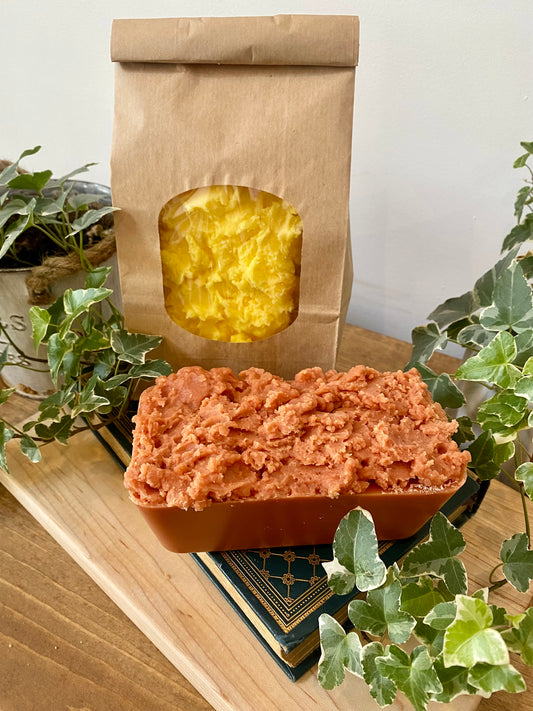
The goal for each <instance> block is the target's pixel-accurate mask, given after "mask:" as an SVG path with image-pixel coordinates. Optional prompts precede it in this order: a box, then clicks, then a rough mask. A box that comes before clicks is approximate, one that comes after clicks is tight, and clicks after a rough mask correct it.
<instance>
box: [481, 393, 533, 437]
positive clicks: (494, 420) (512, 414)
mask: <svg viewBox="0 0 533 711" xmlns="http://www.w3.org/2000/svg"><path fill="white" fill-rule="evenodd" d="M525 416H527V399H526V398H524V397H521V396H519V395H516V394H514V393H512V392H508V391H505V390H503V391H501V392H499V393H496V395H494V396H493V397H491V398H490V399H489V400H486V401H485V402H483V403H482V404H481V405H480V406H479V409H478V415H477V419H478V422H479V424H480V425H481V427H482V428H483V429H484V430H492V432H493V433H496V432H499V431H501V430H504V429H507V428H509V427H515V426H517V425H519V424H520V422H521V421H522V420H523V419H524V417H525Z"/></svg>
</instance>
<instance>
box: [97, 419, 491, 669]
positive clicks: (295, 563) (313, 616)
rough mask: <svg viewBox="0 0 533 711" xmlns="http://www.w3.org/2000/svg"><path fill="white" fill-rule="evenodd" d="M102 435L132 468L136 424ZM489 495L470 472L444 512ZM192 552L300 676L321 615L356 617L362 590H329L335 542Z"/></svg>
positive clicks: (395, 555) (315, 647)
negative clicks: (353, 611) (352, 605)
mask: <svg viewBox="0 0 533 711" xmlns="http://www.w3.org/2000/svg"><path fill="white" fill-rule="evenodd" d="M96 435H97V437H98V438H99V439H100V441H101V442H102V443H103V444H104V446H106V448H107V449H108V450H109V451H110V452H111V453H112V454H113V455H114V456H115V457H116V458H117V460H118V461H119V462H120V463H121V465H122V466H123V467H126V466H127V465H128V463H129V458H130V454H131V442H132V434H131V429H130V427H128V425H127V424H125V423H118V426H117V425H115V424H114V425H112V426H109V427H104V428H102V429H100V430H98V431H97V432H96ZM482 494H483V492H482V491H481V490H480V487H479V485H478V484H477V483H476V482H475V481H474V480H473V479H472V478H471V477H468V478H467V481H466V483H465V484H464V486H463V487H462V488H461V489H460V490H459V491H458V492H457V493H456V494H454V496H453V497H452V498H451V499H450V500H449V501H448V502H447V503H446V504H445V505H444V506H443V507H442V509H441V511H442V512H443V513H444V514H445V515H446V516H447V517H448V518H449V520H450V521H452V522H453V523H454V524H455V525H456V526H461V525H462V524H463V523H464V522H465V521H466V520H467V519H468V518H470V516H472V515H473V513H474V512H475V510H476V509H477V507H478V506H479V503H480V500H481V497H482ZM428 531H429V522H428V523H427V524H426V525H425V526H423V527H422V528H421V529H420V530H419V531H418V532H417V533H416V534H415V535H414V536H411V537H410V538H407V539H403V540H399V541H381V542H380V545H379V553H380V556H381V558H382V560H383V562H384V563H385V564H386V565H391V564H392V563H394V562H398V561H400V560H401V559H402V558H403V557H404V556H405V555H406V554H407V553H408V552H409V551H410V550H411V548H413V547H414V546H415V545H416V544H417V543H419V542H420V541H422V540H423V539H424V538H426V537H427V535H428ZM191 555H192V557H193V558H194V560H195V561H196V562H197V563H198V565H200V566H201V568H202V569H203V570H204V571H205V573H206V574H207V575H208V577H209V578H210V579H211V580H212V581H213V583H214V584H215V585H216V586H217V588H218V589H219V590H220V592H221V593H222V595H223V596H224V597H225V598H226V600H227V601H228V602H229V603H230V605H231V606H232V607H233V608H234V609H235V610H236V612H237V613H238V614H239V616H240V617H241V618H242V619H243V620H244V621H245V622H246V624H247V625H248V626H249V628H250V630H251V631H252V633H253V634H254V635H255V636H256V637H257V639H258V640H259V641H260V642H261V644H262V645H263V646H264V648H265V649H266V651H267V652H268V653H269V654H270V655H271V656H272V658H273V659H274V661H275V662H276V663H277V664H278V665H279V666H280V667H281V668H282V669H283V671H284V672H285V673H286V674H287V676H288V677H289V678H290V679H292V680H293V681H295V680H297V679H298V678H299V677H300V676H301V675H302V674H304V673H305V672H306V671H308V670H309V669H310V668H311V667H312V666H313V665H314V664H315V663H316V662H317V660H318V657H319V654H320V642H319V633H318V618H319V617H320V615H321V614H322V613H328V614H330V615H332V616H333V617H335V618H336V619H337V620H338V622H340V623H341V624H343V625H345V624H347V623H348V622H349V621H348V611H347V608H348V603H349V602H350V600H352V599H353V598H354V597H356V595H357V592H356V591H355V592H352V593H350V594H349V595H344V596H341V595H335V594H334V593H333V592H332V591H331V589H330V588H329V586H328V582H327V575H326V572H325V570H324V568H323V567H322V563H324V562H326V561H329V560H332V558H333V551H332V546H331V544H327V545H320V546H298V547H293V548H270V549H262V550H235V551H221V552H213V553H193V554H191Z"/></svg>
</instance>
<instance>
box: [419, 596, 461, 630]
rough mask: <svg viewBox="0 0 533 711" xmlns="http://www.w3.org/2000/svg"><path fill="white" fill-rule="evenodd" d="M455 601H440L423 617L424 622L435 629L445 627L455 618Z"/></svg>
mask: <svg viewBox="0 0 533 711" xmlns="http://www.w3.org/2000/svg"><path fill="white" fill-rule="evenodd" d="M456 613H457V608H456V606H455V601H452V600H449V601H447V602H440V603H438V604H437V605H435V607H434V608H433V610H431V611H430V612H428V614H427V615H426V616H425V617H424V623H425V624H426V625H429V626H430V627H433V629H436V630H445V629H447V628H448V627H449V626H450V625H451V624H452V622H453V621H454V620H455V615H456Z"/></svg>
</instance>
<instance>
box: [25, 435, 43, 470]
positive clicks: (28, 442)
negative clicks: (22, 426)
mask: <svg viewBox="0 0 533 711" xmlns="http://www.w3.org/2000/svg"><path fill="white" fill-rule="evenodd" d="M20 451H21V452H22V454H24V455H25V456H26V457H28V459H29V460H30V462H33V463H34V464H35V463H36V462H40V461H41V452H40V450H39V447H38V446H37V443H36V442H35V440H34V439H32V438H31V437H30V436H29V435H27V434H23V435H22V437H21V438H20Z"/></svg>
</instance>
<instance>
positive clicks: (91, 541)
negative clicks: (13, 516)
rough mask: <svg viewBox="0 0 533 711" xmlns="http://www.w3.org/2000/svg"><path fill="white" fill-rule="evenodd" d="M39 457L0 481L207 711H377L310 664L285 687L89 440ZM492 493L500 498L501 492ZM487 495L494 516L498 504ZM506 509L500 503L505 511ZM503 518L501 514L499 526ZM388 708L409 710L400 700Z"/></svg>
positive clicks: (465, 702)
mask: <svg viewBox="0 0 533 711" xmlns="http://www.w3.org/2000/svg"><path fill="white" fill-rule="evenodd" d="M43 453H44V458H43V461H42V462H41V463H40V464H39V465H34V464H31V463H30V462H29V461H28V460H27V459H26V458H25V457H23V456H22V455H21V454H20V453H18V451H17V450H16V447H10V453H9V461H10V474H9V475H7V474H5V473H3V472H0V480H1V481H2V483H4V484H5V486H6V487H7V488H8V489H9V490H10V491H11V493H12V494H13V495H14V496H15V497H16V498H17V499H18V500H19V501H20V503H21V504H22V505H23V506H24V507H25V508H26V509H27V510H28V511H29V512H30V513H31V514H32V515H33V516H34V517H35V518H36V519H37V520H38V521H39V522H40V523H41V524H42V525H43V526H44V528H45V529H46V530H47V531H48V532H49V533H50V534H51V535H52V536H53V537H54V538H55V539H56V540H57V541H58V542H59V543H60V544H61V545H62V546H63V547H64V549H65V550H66V551H67V552H68V553H69V554H70V555H71V556H72V557H73V558H74V559H75V560H76V561H77V563H78V564H79V565H80V566H81V567H82V568H83V569H84V570H85V571H86V572H87V573H88V574H89V575H90V576H91V577H92V578H93V579H94V580H95V581H96V582H97V584H98V585H99V586H100V587H101V588H102V589H103V590H104V591H105V592H106V593H107V594H108V595H109V596H110V597H111V598H112V599H113V600H114V602H115V603H116V604H117V605H118V606H119V607H120V608H121V609H122V610H123V611H124V612H125V613H126V614H127V615H128V616H129V617H130V619H131V620H132V621H133V622H134V623H135V624H136V625H137V626H138V627H139V628H140V629H141V630H142V631H143V632H144V633H145V634H146V635H147V636H148V638H149V639H150V640H152V642H153V643H154V644H155V645H156V646H157V647H158V648H159V649H160V651H161V652H162V653H163V654H164V655H165V656H166V657H167V658H168V659H169V660H170V661H171V662H172V663H173V664H174V665H175V667H176V668H177V669H178V670H179V671H180V672H181V673H182V674H184V676H186V677H187V679H189V680H190V681H191V683H192V684H193V685H194V686H195V687H196V688H197V689H198V691H199V692H200V693H201V694H202V695H203V696H204V697H205V698H206V699H207V701H209V703H211V704H212V706H213V707H214V708H215V709H217V710H220V711H222V710H223V711H247V710H248V709H249V710H250V711H252V710H253V711H272V710H273V709H283V710H284V711H301V709H306V711H312V709H320V710H321V711H327V710H328V709H337V710H338V711H344V710H346V711H348V709H350V710H352V709H354V708H359V709H365V710H372V711H373V710H374V709H378V708H379V707H378V706H377V705H376V704H375V703H374V702H373V700H372V699H371V697H370V695H369V693H368V691H367V689H366V686H365V685H364V684H363V683H362V682H361V680H359V679H357V678H356V677H353V676H350V675H349V677H350V678H349V679H348V680H347V682H345V683H344V684H343V685H342V686H341V687H339V688H337V689H335V690H334V691H332V692H327V691H324V690H323V689H322V688H321V687H320V686H319V684H318V682H317V680H316V666H315V668H314V669H312V670H311V671H310V672H308V673H307V674H306V675H304V676H303V677H302V678H301V679H300V680H299V681H298V682H296V683H294V682H291V681H290V680H289V679H288V678H287V677H286V676H285V674H284V673H283V672H282V671H281V670H280V669H279V668H278V666H277V665H276V664H275V662H274V661H273V660H272V659H271V658H270V657H269V655H268V654H267V653H266V652H265V650H264V649H263V647H262V646H261V645H260V643H259V642H258V641H257V640H256V639H255V637H254V636H253V635H252V633H251V632H250V631H249V630H248V628H247V627H246V625H245V624H244V623H243V622H242V621H241V619H240V618H239V617H238V615H237V614H236V613H235V612H234V611H233V609H232V608H231V607H230V606H229V604H228V603H227V602H226V601H225V600H224V599H223V597H222V596H221V594H220V593H219V592H218V590H217V589H216V588H215V587H214V586H213V584H212V583H211V582H210V581H209V580H208V579H207V578H206V576H205V575H204V574H203V572H202V571H201V570H200V568H199V567H198V566H197V565H196V563H195V562H194V561H193V560H192V558H191V557H190V556H188V555H179V554H174V553H170V552H168V551H166V550H165V549H164V548H162V547H161V545H160V544H159V543H158V542H157V540H156V539H155V537H154V536H153V534H152V533H151V531H150V530H149V529H148V528H147V526H146V524H145V522H144V520H143V519H142V517H141V515H140V514H139V513H138V512H137V510H136V509H135V506H134V505H133V504H132V503H130V501H129V499H128V496H127V492H126V491H125V489H124V487H123V484H122V470H121V468H120V467H119V465H118V464H117V463H116V462H115V460H114V459H113V457H112V456H111V455H109V454H108V452H107V451H106V450H105V448H104V447H103V446H102V445H101V444H100V443H99V442H98V440H96V439H95V438H94V437H93V435H91V434H90V433H84V434H81V435H78V436H77V437H76V438H74V440H72V441H71V443H70V444H69V445H68V446H66V447H65V446H60V445H50V446H47V447H45V448H44V450H43ZM499 486H500V487H501V489H502V490H504V491H503V494H504V495H505V496H507V493H508V492H507V491H505V490H507V487H504V486H503V485H499ZM509 492H510V490H509ZM511 493H512V494H514V496H516V494H515V492H511ZM491 495H494V496H496V497H498V502H499V504H498V505H499V506H500V508H501V507H502V501H503V500H504V499H505V496H503V499H502V496H501V495H500V492H496V493H494V494H491ZM514 504H515V499H514V498H513V499H510V501H509V506H514ZM489 505H490V502H489ZM505 519H506V517H505V515H504V514H502V521H503V523H502V524H501V526H503V527H505ZM465 530H468V531H469V535H470V539H474V541H477V542H478V543H479V545H475V542H474V545H472V546H471V549H472V551H473V554H472V556H471V557H470V558H468V557H465V562H466V564H467V567H468V568H469V573H470V577H471V579H473V581H474V584H476V586H481V585H484V584H486V581H483V580H479V578H480V576H481V574H482V571H486V570H487V569H489V565H488V563H487V560H485V559H482V560H480V557H479V550H480V547H482V548H483V547H484V548H485V549H486V547H487V536H489V537H490V531H491V530H492V532H493V533H494V530H493V526H491V525H490V524H489V523H486V524H482V522H481V519H477V520H476V519H474V520H472V521H471V522H469V523H467V524H466V529H465ZM500 534H501V532H500V531H498V532H497V535H498V536H499V535H500ZM491 555H492V554H491ZM507 587H509V586H507ZM506 594H507V595H510V597H509V598H508V599H506V598H505V596H506ZM522 598H524V600H525V597H524V596H522V597H520V598H517V597H516V594H514V595H513V594H512V593H503V592H502V597H501V599H500V600H499V602H501V603H506V604H507V605H508V606H509V607H510V608H511V610H516V611H518V610H520V609H521V607H523V606H524V605H525V602H524V601H523V599H522ZM478 703H479V699H477V698H467V697H462V698H460V699H457V700H456V701H454V702H453V703H452V704H450V705H448V706H441V705H435V708H436V709H437V708H438V709H443V710H444V709H454V711H470V710H473V709H475V708H477V706H478ZM392 708H393V709H395V711H400V710H403V709H410V708H411V707H410V705H409V704H408V702H407V701H406V700H405V699H404V698H400V699H399V700H398V701H397V702H396V703H395V705H394V707H392Z"/></svg>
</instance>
